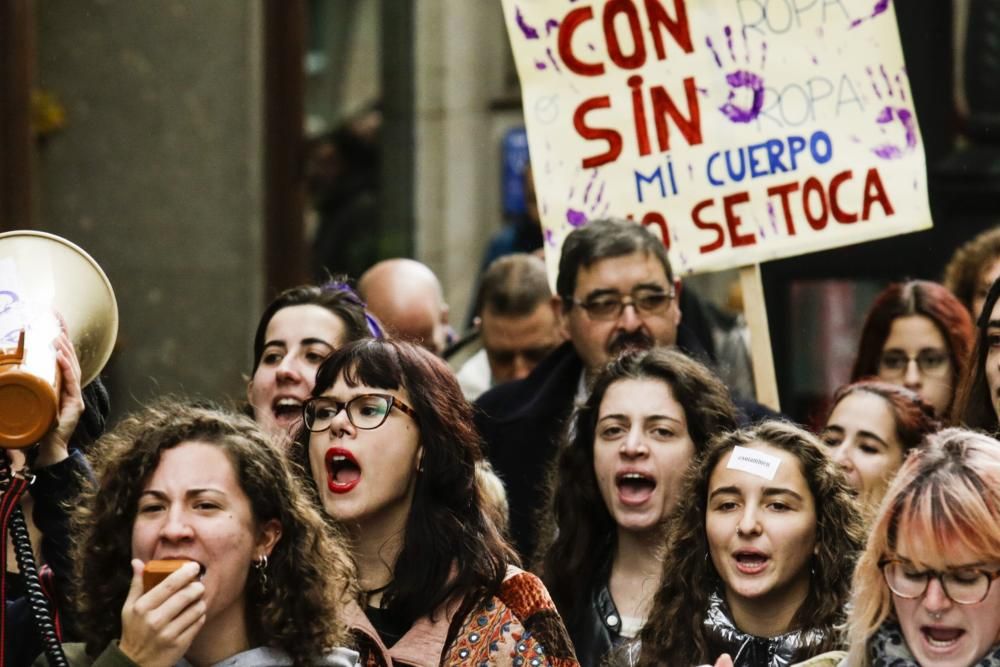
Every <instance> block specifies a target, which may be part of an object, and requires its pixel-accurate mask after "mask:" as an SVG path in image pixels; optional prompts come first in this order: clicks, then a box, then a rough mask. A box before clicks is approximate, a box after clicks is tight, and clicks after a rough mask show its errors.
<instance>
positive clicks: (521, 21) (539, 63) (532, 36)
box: [514, 6, 561, 72]
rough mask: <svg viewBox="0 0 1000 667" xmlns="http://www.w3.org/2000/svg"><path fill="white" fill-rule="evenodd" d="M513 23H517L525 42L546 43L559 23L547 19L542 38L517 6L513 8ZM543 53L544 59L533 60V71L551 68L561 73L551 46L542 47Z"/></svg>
mask: <svg viewBox="0 0 1000 667" xmlns="http://www.w3.org/2000/svg"><path fill="white" fill-rule="evenodd" d="M514 22H515V23H517V27H518V29H519V30H520V31H521V35H522V36H523V37H524V39H525V40H527V41H535V40H543V41H546V42H547V41H548V40H549V37H550V36H551V35H552V32H553V31H554V30H556V29H557V28H558V27H559V21H557V20H555V19H554V18H550V19H547V20H546V21H545V35H544V36H543V35H542V34H541V33H540V32H539V29H538V28H536V27H535V26H533V25H532V24H531V23H529V22H528V20H527V19H526V18H525V17H524V14H523V13H522V12H521V8H520V7H518V6H515V7H514ZM540 48H541V47H540ZM544 51H545V59H542V58H538V57H536V58H535V69H537V70H545V69H548V68H549V67H550V66H551V67H552V68H553V69H555V70H556V71H557V72H559V71H561V70H560V68H559V61H558V60H557V59H556V57H555V53H554V52H553V49H552V46H551V45H546V46H545V47H544Z"/></svg>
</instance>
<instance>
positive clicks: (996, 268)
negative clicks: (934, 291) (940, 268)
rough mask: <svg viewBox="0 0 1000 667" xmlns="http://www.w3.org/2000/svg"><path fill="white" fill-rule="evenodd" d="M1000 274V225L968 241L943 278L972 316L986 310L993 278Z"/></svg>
mask: <svg viewBox="0 0 1000 667" xmlns="http://www.w3.org/2000/svg"><path fill="white" fill-rule="evenodd" d="M998 277H1000V226H998V227H991V228H990V229H987V230H986V231H984V232H981V233H979V234H977V235H976V236H975V237H974V238H973V239H971V240H970V241H967V242H965V243H964V244H963V245H962V246H961V247H960V248H959V249H958V250H956V251H955V254H954V255H952V256H951V260H950V261H949V262H948V265H947V266H946V267H945V268H944V279H943V280H942V281H941V282H942V283H943V284H944V286H945V287H947V288H948V289H949V290H951V292H952V294H954V295H955V297H956V298H957V299H958V300H959V301H961V302H962V305H963V306H965V307H966V309H968V311H969V313H971V314H972V317H974V318H976V317H979V314H980V313H981V312H983V302H984V301H985V300H986V293H987V292H989V290H990V285H992V284H993V281H994V280H996V279H997V278H998Z"/></svg>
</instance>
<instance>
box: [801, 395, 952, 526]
mask: <svg viewBox="0 0 1000 667" xmlns="http://www.w3.org/2000/svg"><path fill="white" fill-rule="evenodd" d="M940 427H941V424H940V422H939V421H938V420H937V419H936V418H935V417H934V408H932V407H931V406H930V405H928V404H927V403H925V402H924V400H923V399H922V398H920V397H919V396H918V395H917V394H915V393H914V392H912V391H910V390H909V389H906V388H905V387H900V386H898V385H894V384H888V383H886V382H879V381H877V380H862V381H861V382H854V383H852V384H848V385H844V386H843V387H841V388H840V389H838V390H837V392H836V393H835V394H834V395H833V407H832V408H831V409H830V415H829V416H828V417H827V418H826V426H825V427H824V428H823V431H822V433H821V434H820V439H821V440H822V441H823V443H824V444H825V445H826V446H827V447H828V448H829V450H830V455H831V456H833V460H834V461H836V462H837V463H838V464H839V465H840V468H841V470H843V471H844V474H845V475H847V481H848V482H850V484H851V486H852V487H854V490H855V491H857V493H858V498H859V499H860V500H861V504H862V507H863V509H865V510H866V511H868V512H874V511H875V508H876V507H878V504H879V503H880V502H882V496H884V495H885V490H886V489H887V488H889V482H891V481H892V478H893V476H894V475H895V474H896V471H897V470H899V466H901V465H902V464H903V460H904V459H905V458H906V455H907V454H908V453H909V452H910V450H911V449H913V448H914V447H919V446H920V445H921V443H923V441H924V438H926V437H927V436H928V435H930V434H931V433H934V432H935V431H937V430H938V429H939V428H940Z"/></svg>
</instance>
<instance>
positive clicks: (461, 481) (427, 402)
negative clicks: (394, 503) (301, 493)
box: [292, 339, 519, 645]
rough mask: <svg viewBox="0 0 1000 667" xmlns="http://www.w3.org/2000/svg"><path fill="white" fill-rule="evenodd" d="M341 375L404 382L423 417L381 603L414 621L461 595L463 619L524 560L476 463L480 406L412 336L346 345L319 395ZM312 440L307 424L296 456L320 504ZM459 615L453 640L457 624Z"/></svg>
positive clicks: (323, 377)
mask: <svg viewBox="0 0 1000 667" xmlns="http://www.w3.org/2000/svg"><path fill="white" fill-rule="evenodd" d="M340 376H343V379H344V382H346V383H347V385H348V386H350V387H356V386H359V385H365V386H368V387H375V388H379V389H389V390H399V389H404V390H405V391H406V392H407V393H408V394H409V398H410V401H411V404H412V406H413V409H414V410H415V411H416V413H417V423H418V424H419V430H420V445H421V447H423V459H422V460H421V462H422V465H423V471H422V472H420V473H419V475H418V477H417V481H416V486H415V490H414V495H413V504H412V505H411V507H410V513H409V516H408V517H407V519H406V527H405V528H404V533H403V546H402V549H401V551H400V553H399V556H398V558H397V559H396V562H397V563H403V564H405V565H404V566H402V567H399V568H395V567H394V572H393V580H392V582H391V583H390V585H389V587H388V588H386V589H385V592H384V593H383V597H382V603H381V604H382V609H383V610H386V611H387V612H388V613H389V614H391V615H392V616H393V617H395V618H398V619H403V620H407V621H409V622H413V621H415V620H416V619H418V618H422V617H424V616H430V617H433V614H434V613H435V611H436V610H438V609H440V608H441V606H442V605H443V604H444V603H446V602H448V601H450V600H453V599H462V604H461V606H460V607H459V609H458V611H457V612H456V613H455V615H454V617H453V618H454V619H455V621H456V623H460V622H461V621H462V619H464V618H465V616H467V615H468V614H469V613H470V611H471V610H472V609H473V608H475V607H476V606H477V605H478V604H479V603H481V602H484V601H485V600H486V599H488V598H489V597H491V596H493V595H496V593H497V591H498V590H499V588H500V584H501V583H502V582H503V579H504V576H505V575H506V573H507V566H508V565H517V564H518V563H519V561H518V558H517V554H516V553H515V552H514V550H513V549H512V548H511V547H510V546H509V545H508V544H507V543H506V542H505V541H504V539H503V537H501V534H500V531H499V529H498V528H497V526H496V525H495V524H494V522H493V521H492V520H491V519H490V518H489V514H488V510H487V509H486V505H487V500H486V498H485V495H484V494H485V491H484V490H483V489H482V488H481V487H480V485H479V484H478V483H477V480H476V464H477V463H478V462H479V461H481V460H482V459H483V455H482V448H481V444H480V438H479V434H478V433H477V432H476V429H475V426H474V425H473V419H472V406H471V405H470V404H469V402H468V401H466V400H465V398H464V397H463V396H462V390H461V388H460V387H459V385H458V380H457V379H455V375H454V373H452V371H451V369H450V368H449V367H448V365H447V364H446V363H445V362H444V361H443V360H442V359H440V358H439V357H437V356H435V355H434V354H433V353H431V352H429V351H427V350H426V349H424V348H422V347H420V346H419V345H414V344H413V343H408V342H404V341H399V340H391V339H368V340H361V341H357V342H354V343H351V344H350V345H346V346H344V347H342V348H341V349H339V350H337V351H336V352H334V353H333V354H332V355H331V356H330V358H329V359H327V360H326V361H324V362H323V364H322V365H321V366H320V368H319V371H318V372H317V373H316V386H315V387H314V388H313V396H319V395H321V394H322V393H323V392H324V391H326V390H327V389H329V388H330V387H331V386H332V385H333V383H334V382H335V381H336V380H337V378H338V377H340ZM308 443H309V432H308V431H307V430H306V429H305V428H304V427H303V428H302V430H301V431H300V432H299V435H298V437H297V438H296V444H295V445H294V446H293V448H292V456H293V458H294V459H295V460H296V461H298V462H299V463H300V464H301V469H302V470H303V476H304V480H303V483H304V485H305V486H307V487H308V488H310V489H311V490H312V493H313V494H314V499H315V501H316V503H317V506H319V490H318V489H317V487H316V482H315V479H314V476H313V475H312V474H311V466H310V463H309V451H308V450H309V445H308ZM414 563H419V567H414V566H413V564H414ZM456 623H453V624H452V625H453V627H452V628H451V631H450V632H449V636H448V639H447V642H446V645H448V644H450V643H451V641H452V640H453V638H454V633H455V632H456V631H457V630H458V627H457V625H456Z"/></svg>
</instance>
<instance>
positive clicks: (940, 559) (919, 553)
mask: <svg viewBox="0 0 1000 667" xmlns="http://www.w3.org/2000/svg"><path fill="white" fill-rule="evenodd" d="M953 545H961V546H962V547H963V548H965V549H966V550H968V551H970V552H971V553H973V554H975V555H976V556H977V557H981V559H982V560H984V561H994V560H998V559H1000V442H998V441H996V440H994V439H993V438H991V437H989V436H987V435H983V434H982V433H978V432H975V431H968V430H965V429H959V428H949V429H945V430H943V431H941V432H940V433H938V434H936V435H932V436H930V437H929V438H928V442H927V445H926V446H925V447H922V448H918V449H914V450H911V452H910V455H909V456H908V457H907V459H906V461H905V462H904V463H903V466H902V467H901V468H900V469H899V472H898V473H897V474H896V477H895V479H894V480H893V481H892V484H891V485H890V486H889V490H888V491H887V492H886V495H885V498H884V499H883V501H882V505H881V507H880V508H879V511H878V514H877V515H876V517H875V522H874V525H873V526H872V532H871V534H870V535H869V538H868V544H867V547H866V548H865V552H864V554H862V556H861V559H860V560H859V561H858V567H857V569H856V570H855V573H854V597H853V605H852V609H851V612H850V618H849V619H848V633H849V634H848V636H849V639H850V646H851V648H850V653H849V654H848V665H850V666H851V667H867V665H868V664H869V662H868V656H867V645H868V640H869V639H870V638H871V637H872V635H874V634H875V632H876V631H877V630H878V628H879V626H880V625H882V623H883V622H884V621H885V620H886V619H887V618H888V617H889V616H890V615H892V611H893V608H892V594H891V592H890V591H889V587H888V586H887V585H886V583H885V580H884V579H883V577H882V571H881V568H880V567H879V563H880V562H881V561H882V560H883V559H886V558H892V557H894V556H896V555H897V554H898V553H899V550H900V546H903V547H904V548H905V549H904V550H905V551H906V553H907V555H908V558H909V559H910V560H912V561H913V562H914V563H915V564H916V565H917V566H918V567H926V568H929V569H937V570H941V569H945V568H946V567H947V566H948V565H949V563H946V562H945V556H944V555H945V554H946V553H947V552H948V550H949V549H950V548H951V547H952V546H953ZM951 565H953V564H951Z"/></svg>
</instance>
